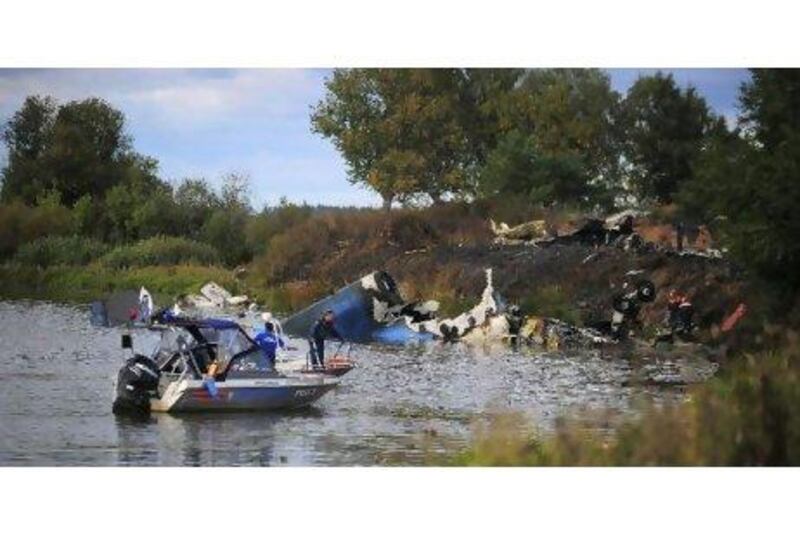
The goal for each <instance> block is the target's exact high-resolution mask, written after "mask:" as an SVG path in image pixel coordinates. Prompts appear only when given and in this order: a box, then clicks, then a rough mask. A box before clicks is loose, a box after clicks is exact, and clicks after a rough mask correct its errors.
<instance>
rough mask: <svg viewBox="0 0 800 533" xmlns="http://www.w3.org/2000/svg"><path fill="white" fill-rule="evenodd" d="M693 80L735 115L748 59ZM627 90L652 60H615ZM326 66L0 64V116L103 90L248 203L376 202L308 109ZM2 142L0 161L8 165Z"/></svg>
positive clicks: (173, 157) (174, 175)
mask: <svg viewBox="0 0 800 533" xmlns="http://www.w3.org/2000/svg"><path fill="white" fill-rule="evenodd" d="M661 70H664V71H668V72H672V73H673V75H674V77H675V80H676V81H677V82H678V83H679V84H680V85H681V86H684V87H685V86H687V85H692V86H694V87H696V88H697V90H698V91H699V93H700V94H702V95H703V96H704V97H705V98H706V100H707V102H708V104H709V105H710V106H711V107H712V108H713V109H714V111H716V112H717V113H719V114H721V115H723V116H725V117H726V118H727V119H728V121H729V122H732V121H734V120H735V117H736V115H737V109H736V103H737V94H738V90H739V86H740V85H741V84H742V83H743V82H745V81H747V80H748V79H749V74H748V72H747V71H746V70H744V69H661ZM608 72H609V75H610V78H611V84H612V86H613V88H614V89H615V90H617V91H619V92H621V93H624V92H625V91H627V89H628V88H629V87H630V86H631V85H632V84H633V83H634V82H635V81H636V79H637V77H639V76H640V75H646V74H651V73H653V72H655V70H654V69H609V70H608ZM329 74H330V71H329V70H323V69H320V70H310V69H287V70H280V69H210V70H202V69H188V70H179V69H37V70H19V69H0V122H2V123H5V122H6V121H7V120H8V119H9V118H10V117H11V116H12V115H13V113H14V112H15V111H16V110H17V109H19V107H20V106H21V104H22V102H23V100H24V99H25V97H26V96H28V95H30V94H42V95H50V96H53V97H55V98H56V99H57V100H58V101H59V102H66V101H70V100H76V99H83V98H87V97H90V96H97V97H100V98H103V99H105V100H107V101H108V102H109V103H110V104H111V105H112V106H114V107H116V108H117V109H120V110H121V111H122V112H124V113H125V116H126V119H127V129H128V133H129V134H130V135H131V136H132V137H133V140H134V147H135V149H136V150H137V151H139V152H141V153H143V154H146V155H149V156H152V157H155V158H156V159H157V160H158V161H159V163H160V175H161V177H162V178H164V179H167V180H169V181H172V182H178V181H180V180H181V179H184V178H187V177H195V178H197V177H203V178H206V179H207V180H208V181H209V182H211V183H212V184H215V185H218V184H219V181H220V179H221V177H222V176H223V175H224V174H225V173H228V172H242V173H245V174H247V175H249V177H250V180H251V186H252V194H253V196H252V203H253V205H254V206H255V207H257V208H260V207H262V206H264V205H265V204H269V205H274V204H276V203H277V202H278V201H279V199H280V198H281V197H286V198H287V199H289V200H290V201H294V202H303V201H305V202H308V203H311V204H317V203H324V204H328V205H359V206H367V205H372V206H376V205H379V204H380V198H379V197H378V196H377V195H376V194H374V193H371V192H369V191H368V190H365V189H363V188H360V187H357V186H354V185H351V184H350V183H349V182H348V181H347V173H346V166H345V162H344V161H343V160H342V158H341V157H340V156H339V154H338V153H337V152H336V150H335V149H334V148H333V146H332V145H331V143H330V142H329V141H327V140H326V139H323V138H321V137H319V136H318V135H315V134H313V133H312V132H311V130H310V122H309V111H310V108H311V106H313V105H314V104H315V103H316V102H318V101H319V100H320V99H321V98H322V96H323V94H324V81H325V78H326V76H328V75H329ZM5 162H6V153H5V147H2V148H0V165H5Z"/></svg>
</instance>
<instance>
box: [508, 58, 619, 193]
mask: <svg viewBox="0 0 800 533" xmlns="http://www.w3.org/2000/svg"><path fill="white" fill-rule="evenodd" d="M519 92H520V94H521V97H522V106H521V113H520V115H521V124H520V127H521V128H522V129H523V130H524V129H528V130H530V131H531V133H532V134H533V137H534V140H535V143H536V148H537V150H538V151H539V152H540V153H541V154H543V155H546V156H548V157H561V158H564V157H566V158H577V159H580V160H581V163H582V165H583V167H584V168H585V169H586V172H587V173H588V175H589V177H590V178H591V179H593V180H597V181H604V182H606V183H609V184H613V183H614V182H615V181H616V179H617V177H618V171H619V170H618V166H619V160H620V146H619V136H618V130H617V127H618V126H617V120H618V112H619V103H620V95H619V94H618V93H617V92H616V91H614V90H613V89H612V88H611V80H610V78H609V76H608V74H606V73H605V72H603V71H601V70H598V69H537V70H531V71H528V72H527V73H526V76H525V78H524V79H523V80H522V82H521V85H520V87H519Z"/></svg>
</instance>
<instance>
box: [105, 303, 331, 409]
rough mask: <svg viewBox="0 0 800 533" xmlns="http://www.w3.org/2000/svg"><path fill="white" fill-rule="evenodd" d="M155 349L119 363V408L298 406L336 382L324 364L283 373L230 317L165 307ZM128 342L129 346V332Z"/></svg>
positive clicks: (153, 325) (116, 404)
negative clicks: (182, 313) (321, 368)
mask: <svg viewBox="0 0 800 533" xmlns="http://www.w3.org/2000/svg"><path fill="white" fill-rule="evenodd" d="M149 329H155V330H158V331H160V332H161V339H160V341H159V343H158V345H157V346H156V347H155V349H154V351H153V353H152V354H151V355H150V356H145V355H137V354H135V355H134V356H133V357H131V358H130V359H128V360H127V361H126V362H125V364H124V365H123V367H122V369H120V371H119V375H118V378H117V396H116V399H115V401H114V412H115V413H117V414H122V413H142V412H150V411H154V412H170V413H172V412H192V411H248V410H280V409H295V408H299V407H304V406H307V405H310V404H311V403H313V402H315V401H316V400H318V399H319V398H320V397H322V396H323V395H324V394H325V393H327V392H328V391H330V390H332V389H333V388H335V387H336V386H337V385H338V384H339V379H338V378H337V377H335V376H331V375H328V374H325V373H322V372H297V373H285V374H284V373H280V372H277V371H275V369H273V368H271V367H270V366H269V365H268V364H267V363H266V359H265V358H264V355H263V352H262V351H261V349H260V348H259V346H258V345H257V344H256V343H255V342H254V341H253V339H252V338H251V337H250V336H249V335H248V334H247V333H246V332H245V330H244V329H242V327H241V326H240V325H239V324H238V323H236V322H234V321H231V320H222V319H213V318H204V319H191V318H184V317H177V316H174V315H171V314H169V313H161V314H160V315H159V316H156V317H154V319H153V322H152V323H151V325H150V326H149ZM122 343H123V348H130V349H132V348H133V347H132V340H131V337H130V336H129V335H123V342H122Z"/></svg>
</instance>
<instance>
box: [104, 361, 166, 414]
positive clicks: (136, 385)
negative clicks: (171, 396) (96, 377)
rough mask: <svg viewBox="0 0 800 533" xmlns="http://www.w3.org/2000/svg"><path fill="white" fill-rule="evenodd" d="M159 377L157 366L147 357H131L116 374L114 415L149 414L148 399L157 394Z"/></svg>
mask: <svg viewBox="0 0 800 533" xmlns="http://www.w3.org/2000/svg"><path fill="white" fill-rule="evenodd" d="M160 375H161V372H160V370H159V369H158V365H156V363H155V361H153V360H152V359H150V358H149V357H145V356H143V355H136V356H134V357H131V358H130V359H128V360H127V361H125V364H124V365H123V366H122V368H121V369H120V371H119V374H117V397H116V398H115V399H114V405H113V408H112V411H113V412H114V414H124V413H133V414H141V413H148V412H150V399H151V398H153V397H154V396H155V395H156V393H157V392H158V380H159V377H160Z"/></svg>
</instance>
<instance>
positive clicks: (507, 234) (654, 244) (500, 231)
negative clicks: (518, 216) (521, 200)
mask: <svg viewBox="0 0 800 533" xmlns="http://www.w3.org/2000/svg"><path fill="white" fill-rule="evenodd" d="M646 215H647V212H646V211H639V210H635V209H627V210H625V211H622V212H620V213H616V214H614V215H611V216H609V217H606V218H605V219H599V218H582V219H575V220H570V221H567V222H564V223H562V224H560V225H559V226H558V227H556V228H553V229H548V225H547V223H546V222H545V221H544V220H532V221H530V222H525V223H524V224H520V225H518V226H514V227H509V226H508V225H507V224H505V223H500V224H497V223H495V221H494V220H490V221H489V224H490V226H491V228H492V232H493V233H494V234H495V239H494V242H495V243H496V244H500V245H519V244H529V245H533V246H539V247H545V246H551V245H554V244H574V243H580V244H585V245H588V246H595V247H596V246H601V245H603V246H615V247H618V248H621V249H623V250H625V251H636V252H642V253H646V252H658V253H665V254H669V255H676V256H679V257H697V258H702V259H708V260H717V259H722V258H723V251H721V250H717V249H714V248H712V247H711V238H710V234H709V233H708V230H707V228H705V227H704V226H700V227H697V228H696V231H694V232H693V234H695V233H696V235H694V239H692V240H693V241H694V242H695V243H700V245H701V247H700V248H697V249H686V248H683V247H682V246H681V247H679V248H678V249H676V248H673V247H672V246H669V245H668V244H669V243H670V242H672V239H671V236H672V234H673V233H675V229H674V228H673V227H671V226H669V229H668V230H667V229H660V230H658V231H656V232H655V233H654V232H653V230H652V229H650V228H640V231H639V232H637V231H636V230H635V229H634V225H635V222H636V220H637V219H640V218H642V217H644V216H646ZM659 227H660V226H659ZM681 227H682V226H681ZM681 231H683V230H681ZM656 234H658V235H660V236H661V238H658V239H656V240H650V239H649V238H647V237H653V236H654V235H656ZM662 234H663V235H662ZM666 235H669V236H670V238H667V237H666ZM678 240H679V241H680V240H681V239H678ZM592 259H593V257H592V256H591V255H590V256H588V257H587V258H586V261H587V262H588V261H591V260H592Z"/></svg>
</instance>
